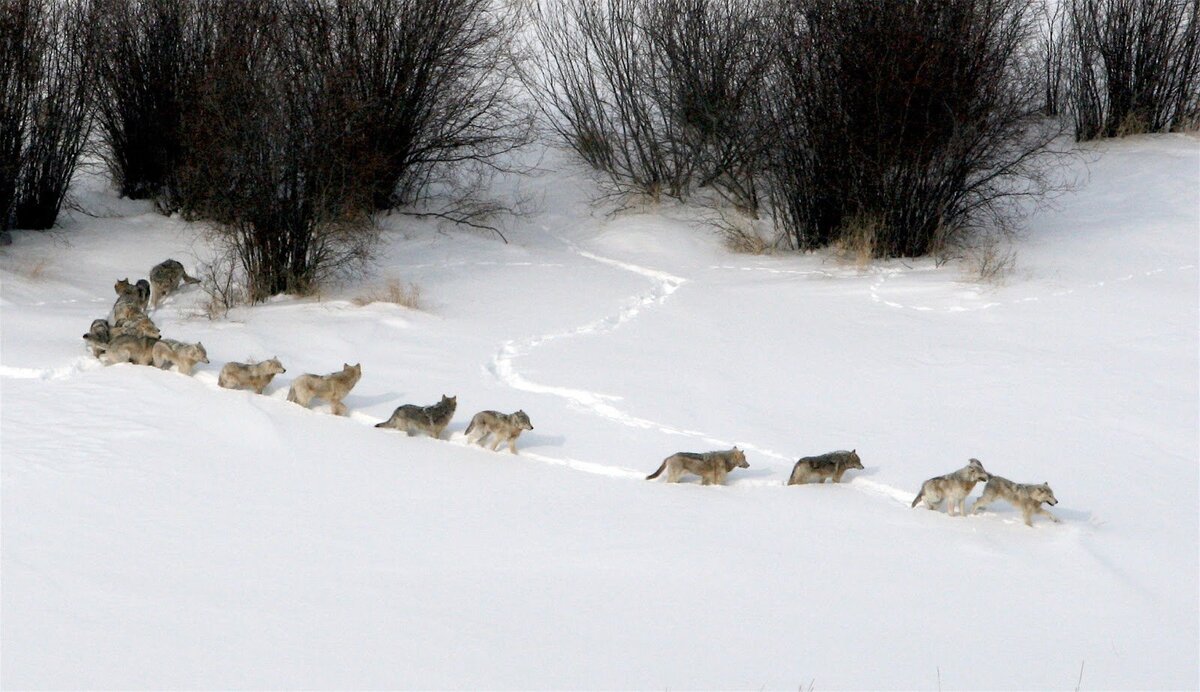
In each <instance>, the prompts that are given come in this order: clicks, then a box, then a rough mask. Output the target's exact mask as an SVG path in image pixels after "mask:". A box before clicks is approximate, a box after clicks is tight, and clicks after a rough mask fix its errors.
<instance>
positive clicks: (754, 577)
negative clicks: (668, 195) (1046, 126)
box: [0, 136, 1200, 689]
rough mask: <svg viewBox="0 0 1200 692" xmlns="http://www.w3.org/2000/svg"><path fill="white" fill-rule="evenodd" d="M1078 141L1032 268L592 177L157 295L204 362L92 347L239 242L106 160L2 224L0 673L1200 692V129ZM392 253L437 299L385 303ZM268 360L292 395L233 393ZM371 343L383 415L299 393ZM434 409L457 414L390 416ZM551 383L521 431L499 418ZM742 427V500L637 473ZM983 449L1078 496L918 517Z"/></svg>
mask: <svg viewBox="0 0 1200 692" xmlns="http://www.w3.org/2000/svg"><path fill="white" fill-rule="evenodd" d="M1088 152H1089V156H1088V157H1087V159H1088V163H1087V164H1086V165H1085V164H1083V163H1078V164H1076V166H1077V169H1076V171H1075V172H1076V173H1077V174H1078V175H1079V176H1080V179H1081V182H1080V184H1079V185H1078V187H1077V189H1076V190H1075V191H1074V192H1072V193H1070V194H1068V195H1066V196H1064V197H1061V198H1059V199H1058V200H1057V201H1056V203H1055V205H1054V206H1053V207H1052V208H1049V209H1043V210H1041V211H1038V212H1036V213H1035V214H1034V215H1032V216H1031V217H1030V218H1029V219H1028V221H1027V223H1026V226H1027V232H1026V234H1025V235H1024V236H1023V237H1022V238H1021V239H1020V240H1019V241H1017V242H1016V245H1015V249H1016V250H1017V253H1018V254H1017V262H1016V267H1015V269H1014V271H1013V272H1012V273H1011V274H1010V275H1008V276H1007V277H1006V280H1005V282H1004V283H1003V284H1002V285H999V286H995V285H992V284H987V283H980V282H978V281H975V280H972V279H971V278H970V277H969V276H968V275H967V274H966V272H965V270H964V269H963V267H961V266H955V265H952V264H951V265H945V266H941V267H937V266H934V265H933V263H932V262H929V261H925V260H919V261H907V262H899V261H896V262H881V263H877V264H875V265H873V266H871V267H867V268H861V269H860V268H858V267H856V266H855V265H854V264H852V263H847V262H844V261H840V260H838V259H836V258H834V257H833V256H832V255H830V254H827V253H817V254H807V255H795V254H781V255H775V256H749V255H738V254H732V253H730V252H728V251H727V250H725V249H724V248H723V247H722V245H721V243H720V242H719V240H718V239H717V238H715V237H713V236H711V235H710V234H708V233H706V232H704V231H702V230H698V229H697V228H696V226H695V225H694V224H692V223H690V222H689V220H688V219H687V218H686V212H685V211H684V210H680V209H673V208H662V209H647V210H643V211H642V212H637V213H630V212H625V213H619V214H611V213H609V212H610V211H611V210H609V209H606V208H602V207H593V206H589V205H588V204H587V194H588V190H589V189H590V188H589V183H588V178H587V177H586V175H584V174H583V173H581V172H580V171H577V170H575V169H573V168H571V167H569V166H566V165H565V164H564V165H562V166H561V168H560V169H559V170H557V171H556V172H554V173H553V174H552V175H547V176H545V177H544V178H540V179H538V180H536V181H534V182H533V183H532V184H533V185H536V186H540V187H541V188H542V192H541V195H542V197H543V199H544V200H545V201H544V203H543V205H542V207H543V208H542V210H541V211H538V212H536V213H534V214H532V215H531V216H527V217H523V218H521V219H519V220H518V221H517V222H516V223H515V224H513V227H511V228H506V235H507V236H508V238H509V240H510V241H511V243H510V244H508V245H505V244H503V243H501V242H499V241H498V240H496V239H493V238H489V237H487V236H486V235H483V234H479V233H477V232H473V231H472V232H468V231H464V230H461V229H455V228H435V227H433V226H431V225H428V224H427V223H424V222H422V223H415V222H407V221H403V220H397V219H392V220H390V221H389V224H390V230H388V231H387V232H386V234H385V243H384V246H383V247H382V248H381V255H380V261H379V263H378V265H377V266H376V267H375V268H374V270H373V271H374V274H373V275H372V276H371V277H369V278H367V279H365V280H363V281H362V282H359V283H355V284H351V285H346V286H341V287H337V288H334V289H331V290H330V291H329V292H327V293H325V294H324V295H323V296H322V297H321V298H320V299H316V298H281V299H276V300H273V301H271V302H269V303H268V304H266V305H262V306H258V307H254V308H243V309H238V310H235V311H234V312H232V313H231V314H230V316H229V318H228V319H224V320H217V321H210V320H208V319H206V318H204V317H200V316H198V315H197V312H198V309H197V306H198V305H199V303H201V302H202V295H201V294H200V292H199V291H198V290H196V289H195V288H186V289H184V290H182V291H181V292H180V293H178V294H176V295H175V296H173V297H171V298H169V299H168V300H167V301H166V302H165V303H164V305H163V307H162V308H160V309H159V310H158V311H157V312H156V313H154V314H153V315H152V316H153V317H154V319H155V321H156V322H157V323H158V324H159V326H160V327H161V328H162V331H163V334H164V336H168V337H171V338H176V339H181V340H185V341H195V340H200V341H202V342H203V343H204V345H205V347H206V348H207V350H208V354H209V359H210V360H211V361H212V363H211V364H209V365H203V364H201V365H199V366H198V367H197V372H196V374H195V376H193V377H186V376H183V375H180V374H178V373H176V372H163V371H158V370H155V369H152V368H146V367H138V366H132V365H117V366H112V367H103V366H101V365H100V364H99V363H98V362H97V361H96V360H95V359H93V358H92V357H91V356H90V355H88V354H87V352H86V351H85V348H84V342H83V340H82V339H80V338H79V335H80V334H82V333H83V332H84V331H86V330H87V327H88V324H89V323H90V321H91V320H92V319H93V318H95V317H100V316H103V315H104V314H105V313H106V312H107V310H108V309H109V307H110V306H111V304H112V301H113V299H114V298H115V295H114V294H113V292H112V283H113V282H114V281H115V280H117V279H119V278H124V277H126V276H128V277H129V278H130V279H135V278H140V277H143V276H145V275H146V273H147V272H148V270H149V268H150V267H151V266H152V265H153V264H155V263H157V262H159V261H161V260H162V259H165V258H167V257H174V258H176V259H179V260H181V261H183V262H184V264H185V266H187V267H188V268H189V270H190V269H192V268H194V267H195V266H196V264H197V263H198V261H200V260H202V259H204V258H205V257H207V252H208V250H207V244H206V243H205V242H204V240H203V233H202V229H201V228H200V227H199V226H197V225H194V224H189V223H185V222H183V221H180V220H177V219H166V218H164V217H162V216H159V215H157V214H155V213H153V211H152V210H151V209H150V208H149V207H148V206H145V205H142V204H138V203H132V202H127V201H122V200H117V199H115V198H114V197H113V195H112V193H111V192H109V191H108V190H106V189H104V186H103V185H102V184H101V183H100V182H98V181H97V180H96V179H94V178H89V179H87V180H85V181H84V183H85V185H84V189H83V191H82V192H81V193H80V198H81V203H82V205H83V206H84V208H86V209H88V210H89V212H90V213H91V214H92V215H90V216H89V215H84V214H78V213H73V214H70V215H68V216H67V217H66V218H65V219H64V220H63V224H62V229H61V230H60V231H57V232H54V233H48V234H40V233H31V232H17V233H15V234H14V240H15V242H14V244H13V245H12V246H11V247H8V248H5V249H4V250H3V251H0V460H2V463H0V501H2V510H3V514H2V521H3V524H2V528H3V536H2V539H3V542H2V545H0V550H2V574H0V577H2V580H0V597H2V598H0V608H2V610H0V614H2V623H0V627H2V632H0V644H2V653H0V666H2V667H0V675H2V676H3V680H2V682H3V686H4V687H6V688H11V689H25V688H178V687H189V688H190V687H199V688H301V687H303V688H380V687H386V688H395V687H404V688H412V687H418V688H444V687H454V688H478V687H484V688H639V689H648V688H657V689H663V688H671V689H680V688H739V689H744V688H756V689H758V688H770V689H779V688H791V689H795V688H797V687H804V688H805V689H807V688H808V687H809V686H813V687H815V689H838V688H893V689H894V688H906V689H908V688H914V689H915V688H921V689H933V688H937V687H945V688H947V689H954V688H1047V687H1055V688H1064V687H1065V688H1071V687H1074V686H1075V685H1076V684H1078V683H1079V682H1080V676H1081V668H1082V681H1081V686H1082V688H1083V689H1095V688H1105V689H1109V688H1177V689H1178V688H1191V689H1195V688H1197V687H1200V679H1198V672H1197V671H1198V670H1200V661H1198V658H1200V654H1198V652H1200V624H1198V613H1200V540H1198V538H1200V535H1198V534H1200V512H1198V508H1200V502H1198V492H1200V477H1198V468H1200V464H1198V462H1200V449H1198V445H1200V391H1198V389H1200V324H1198V322H1200V290H1198V278H1197V277H1198V273H1197V265H1198V264H1200V240H1198V238H1200V234H1198V231H1200V192H1197V191H1198V190H1200V144H1198V141H1197V140H1196V139H1194V138H1189V137H1182V136H1164V137H1139V138H1132V139H1129V140H1124V141H1120V142H1114V143H1108V144H1104V145H1099V146H1095V147H1092V148H1090V149H1089V150H1088ZM388 278H397V279H399V280H402V281H405V282H410V281H411V282H414V283H416V284H417V285H418V286H419V287H420V289H421V296H422V301H423V308H422V309H420V310H411V309H407V308H403V307H400V306H397V305H392V304H388V303H372V304H370V305H367V306H363V307H359V306H357V305H355V304H354V302H353V298H354V297H356V296H359V295H362V294H364V293H367V292H369V289H370V288H371V287H372V286H374V285H376V284H378V283H379V282H381V281H385V280H386V279H388ZM271 356H278V357H279V358H280V360H281V361H282V362H283V363H284V365H285V366H286V367H287V370H288V371H287V373H286V374H283V375H280V376H278V377H277V378H276V379H275V381H274V382H273V383H272V384H271V386H270V387H268V389H267V392H266V395H265V396H258V395H255V394H253V393H252V392H248V391H228V390H222V389H219V388H218V387H217V386H216V376H217V373H218V372H219V370H220V367H221V365H222V364H224V363H225V362H227V361H245V360H247V359H262V358H269V357H271ZM344 362H349V363H359V362H361V363H362V368H363V377H362V380H361V381H360V382H359V384H358V385H357V387H356V388H355V389H354V390H353V392H352V393H351V394H350V396H349V397H347V399H346V402H345V403H346V404H347V405H348V406H349V408H350V409H351V415H350V416H349V417H347V418H340V417H336V416H331V415H329V407H328V406H327V405H324V404H318V405H317V406H315V407H314V410H312V411H306V410H304V409H301V408H300V407H298V406H296V405H295V404H291V403H288V402H287V401H286V400H285V398H286V393H287V386H288V383H289V382H290V381H291V380H292V379H293V378H294V377H296V376H298V375H299V374H301V373H304V372H315V373H327V372H331V371H334V370H337V369H339V368H340V367H341V365H342V363H344ZM442 394H447V395H457V397H458V412H457V414H456V415H455V419H454V422H453V423H452V424H451V425H450V428H449V435H450V437H451V439H450V440H449V441H435V440H430V439H425V438H407V437H405V436H403V435H401V434H398V433H394V432H391V431H383V430H375V429H373V428H372V427H371V425H373V424H374V423H376V422H378V421H381V420H383V419H385V418H386V417H387V416H388V415H390V413H391V412H392V410H393V409H394V408H395V407H396V406H397V405H399V404H402V403H416V404H432V403H434V402H436V401H437V400H438V398H439V396H440V395H442ZM518 408H520V409H523V410H525V411H526V412H528V414H529V416H530V418H531V419H532V422H533V425H534V430H532V431H529V432H526V433H525V434H523V435H522V437H521V438H520V440H519V441H518V449H519V451H520V454H519V455H517V456H513V455H510V454H508V453H505V452H502V453H493V452H490V451H486V450H483V449H481V448H478V447H471V446H468V445H466V444H465V442H464V440H463V435H462V431H463V429H464V428H465V425H466V422H467V421H468V420H469V419H470V417H471V415H472V414H473V413H475V412H476V411H479V410H483V409H497V410H501V411H514V410H516V409H518ZM733 444H737V445H739V446H740V447H742V448H743V449H744V450H746V455H747V460H748V461H749V463H750V468H749V469H738V470H736V471H734V472H733V473H732V474H731V475H730V483H729V485H728V486H726V487H700V486H699V485H698V484H696V483H692V482H685V483H681V484H679V485H668V484H664V483H662V482H661V481H657V482H647V481H645V480H643V478H644V476H645V475H646V474H648V473H650V472H651V471H653V470H654V469H655V468H656V467H657V466H658V464H659V463H660V462H661V460H662V459H663V458H664V457H666V456H667V455H669V454H671V453H674V452H676V451H707V450H711V449H720V448H727V447H728V446H731V445H733ZM843 448H845V449H850V448H856V449H857V451H858V453H859V455H860V456H861V457H862V460H863V464H864V465H865V467H866V468H865V469H864V470H863V471H851V472H849V473H848V474H847V480H848V482H845V483H843V484H842V485H839V486H833V485H824V486H801V487H785V486H784V485H783V483H784V482H785V481H786V479H787V476H788V473H789V472H790V469H791V465H792V463H793V462H794V461H795V459H796V458H798V457H800V456H804V455H810V454H819V453H822V452H826V451H830V450H834V449H843ZM970 457H977V458H979V459H981V460H982V461H983V463H984V464H985V466H986V467H987V468H988V470H989V471H992V472H993V473H996V474H999V475H1002V476H1005V477H1007V478H1010V479H1012V480H1015V481H1017V482H1027V483H1040V482H1049V483H1050V485H1051V486H1052V487H1053V488H1054V490H1055V493H1056V495H1057V496H1058V499H1059V504H1058V505H1057V506H1056V507H1054V508H1051V511H1052V512H1054V513H1055V514H1056V515H1057V516H1058V517H1060V518H1061V519H1062V520H1063V523H1061V524H1052V523H1050V522H1048V521H1046V520H1045V519H1044V518H1038V519H1035V523H1034V527H1033V528H1029V527H1026V526H1025V525H1024V524H1023V523H1022V521H1021V517H1020V513H1019V511H1017V510H1015V509H1014V508H1012V507H1009V506H1008V505H1006V504H1005V503H1002V502H1000V503H996V504H995V505H993V506H992V507H990V508H989V510H988V511H987V512H986V513H985V514H983V515H980V516H975V517H966V518H959V517H948V516H946V515H945V514H944V513H942V512H929V511H926V510H924V509H912V508H910V507H909V503H910V502H911V500H912V497H913V496H914V495H915V494H916V491H917V489H918V488H919V486H920V483H921V482H922V481H923V480H924V479H926V478H929V477H931V476H934V475H938V474H942V473H947V472H949V471H952V470H954V469H956V468H959V467H961V466H962V465H964V464H965V463H966V460H967V459H968V458H970ZM980 490H981V488H977V489H976V491H975V492H974V493H973V497H977V496H978V494H979V491H980ZM968 507H969V504H968Z"/></svg>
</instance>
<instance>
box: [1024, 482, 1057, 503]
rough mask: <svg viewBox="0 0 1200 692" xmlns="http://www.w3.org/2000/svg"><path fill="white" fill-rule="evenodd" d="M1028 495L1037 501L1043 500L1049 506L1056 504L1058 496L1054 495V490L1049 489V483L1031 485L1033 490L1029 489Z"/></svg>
mask: <svg viewBox="0 0 1200 692" xmlns="http://www.w3.org/2000/svg"><path fill="white" fill-rule="evenodd" d="M1029 496H1030V497H1032V498H1033V499H1035V500H1037V501H1038V502H1045V503H1046V504H1048V505H1050V506H1051V507H1053V506H1054V505H1057V504H1058V498H1056V497H1054V491H1053V490H1051V489H1050V484H1049V483H1042V484H1041V485H1035V486H1033V490H1032V491H1030V493H1029Z"/></svg>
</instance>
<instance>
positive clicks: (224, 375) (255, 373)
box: [217, 358, 287, 394]
mask: <svg viewBox="0 0 1200 692" xmlns="http://www.w3.org/2000/svg"><path fill="white" fill-rule="evenodd" d="M284 372H287V370H285V369H284V368H283V363H280V362H279V359H278V358H272V359H270V360H264V361H260V362H257V363H226V364H225V366H224V367H222V368H221V374H220V376H218V377H217V386H219V387H224V388H226V389H238V388H240V387H250V388H252V389H253V390H254V392H255V393H256V394H262V393H263V390H264V389H266V388H267V385H268V384H270V383H271V380H272V379H273V378H274V377H275V376H276V375H278V374H280V373H284Z"/></svg>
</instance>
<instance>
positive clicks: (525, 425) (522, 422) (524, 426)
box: [512, 411, 533, 430]
mask: <svg viewBox="0 0 1200 692" xmlns="http://www.w3.org/2000/svg"><path fill="white" fill-rule="evenodd" d="M512 422H514V423H516V424H517V427H518V428H520V429H521V430H533V423H530V422H529V416H528V415H527V414H526V413H525V412H524V411H517V412H516V413H514V414H512Z"/></svg>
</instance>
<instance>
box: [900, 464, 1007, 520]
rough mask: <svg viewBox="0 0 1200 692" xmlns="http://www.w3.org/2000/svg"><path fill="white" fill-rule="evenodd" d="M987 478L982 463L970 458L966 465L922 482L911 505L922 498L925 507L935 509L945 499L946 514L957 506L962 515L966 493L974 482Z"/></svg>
mask: <svg viewBox="0 0 1200 692" xmlns="http://www.w3.org/2000/svg"><path fill="white" fill-rule="evenodd" d="M989 478H991V474H989V473H988V472H987V471H986V470H984V468H983V463H982V462H981V461H979V460H978V459H971V461H970V462H969V463H968V464H967V465H966V466H964V467H962V468H961V469H959V470H957V471H955V472H954V473H948V474H946V475H944V476H937V477H936V478H930V479H929V480H927V481H925V482H924V483H922V484H921V492H919V493H917V496H916V498H914V499H913V501H912V506H913V507H916V506H917V505H918V504H919V503H920V502H921V501H922V500H924V501H925V506H926V507H928V508H929V509H936V508H937V505H938V503H940V502H941V501H942V500H946V514H950V515H953V514H954V508H955V507H958V514H959V516H962V515H963V514H964V511H963V504H964V503H965V502H966V500H967V495H970V494H971V489H972V488H974V487H975V484H976V483H979V482H981V481H987V480H988V479H989Z"/></svg>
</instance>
